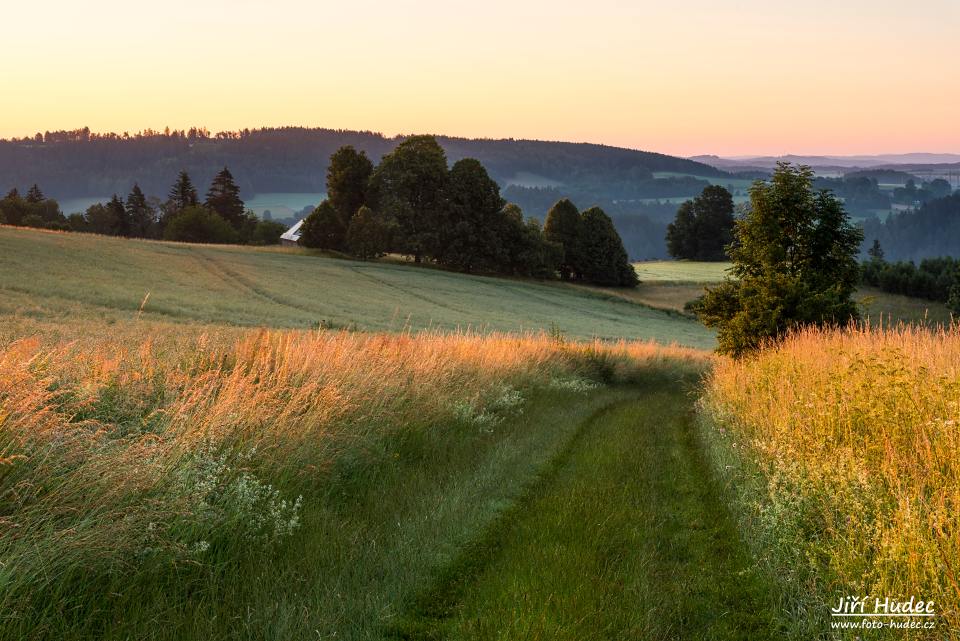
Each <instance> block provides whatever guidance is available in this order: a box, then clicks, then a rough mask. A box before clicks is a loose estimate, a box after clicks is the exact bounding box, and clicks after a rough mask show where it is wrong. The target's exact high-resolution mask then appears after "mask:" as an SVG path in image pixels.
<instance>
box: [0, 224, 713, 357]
mask: <svg viewBox="0 0 960 641" xmlns="http://www.w3.org/2000/svg"><path fill="white" fill-rule="evenodd" d="M0 257H2V258H0V293H2V296H0V315H8V316H9V315H12V316H14V317H16V316H29V317H31V318H40V319H46V320H48V321H53V322H57V321H59V320H61V319H63V320H66V319H71V318H74V317H76V316H84V317H94V318H103V319H105V320H108V321H109V320H115V319H128V318H132V317H134V316H135V315H137V314H138V313H140V314H142V315H143V316H144V317H146V318H151V317H152V318H154V319H160V320H173V321H177V322H201V323H218V324H233V325H243V326H268V327H279V328H287V327H289V328H295V327H301V328H303V327H317V326H325V327H332V328H341V327H342V328H351V329H362V330H387V331H399V330H403V329H405V328H411V329H420V328H428V327H429V328H437V329H442V330H457V329H461V330H467V329H470V330H477V331H484V332H486V331H509V332H520V331H541V330H543V331H554V332H561V333H563V334H564V335H567V336H569V337H571V338H591V337H594V336H596V337H599V338H604V339H619V338H625V339H649V340H656V341H658V342H661V343H671V342H677V343H680V344H683V345H688V346H691V347H702V348H710V347H712V346H713V344H714V339H713V334H712V333H711V332H710V331H709V330H707V329H705V328H704V327H703V326H701V325H699V324H698V323H696V322H694V321H692V320H689V319H687V318H682V317H679V316H677V315H671V314H668V313H665V312H662V311H658V310H654V309H651V308H649V307H644V306H642V305H637V304H634V303H631V302H629V301H625V300H622V299H618V298H615V297H612V296H606V295H603V294H598V293H591V292H586V291H582V290H577V289H574V288H572V287H567V286H564V285H563V284H560V283H543V284H541V283H534V282H527V281H518V280H506V279H497V278H489V277H482V276H469V275H464V274H455V273H450V272H444V271H439V270H435V269H429V268H419V267H414V266H412V265H401V264H390V263H364V262H357V261H349V260H338V259H331V258H323V257H318V256H313V255H310V254H308V253H306V252H304V251H302V250H299V249H279V248H277V249H253V248H243V247H214V246H209V245H207V246H204V245H189V244H180V243H165V242H154V241H135V240H123V239H115V238H107V237H101V236H93V235H80V234H63V233H56V232H45V231H39V230H30V229H23V228H12V227H0ZM144 301H145V302H144ZM141 309H142V311H138V310H141Z"/></svg>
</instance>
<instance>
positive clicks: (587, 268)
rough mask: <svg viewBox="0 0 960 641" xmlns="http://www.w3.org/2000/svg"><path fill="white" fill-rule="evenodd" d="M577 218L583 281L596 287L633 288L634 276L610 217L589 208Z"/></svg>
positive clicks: (634, 285) (593, 208)
mask: <svg viewBox="0 0 960 641" xmlns="http://www.w3.org/2000/svg"><path fill="white" fill-rule="evenodd" d="M581 219H582V223H581V229H582V230H583V232H582V233H583V237H582V245H581V247H582V250H581V251H582V252H583V253H582V258H581V261H582V262H581V265H580V268H581V271H582V277H583V279H584V280H586V281H588V282H591V283H594V284H596V285H607V286H613V287H636V286H637V283H638V279H637V273H636V271H635V270H634V269H633V266H632V265H631V264H630V260H629V259H628V257H627V251H626V249H624V247H623V241H622V240H621V239H620V234H618V233H617V230H616V228H615V227H614V226H613V221H612V220H610V217H609V216H607V214H606V213H605V212H604V211H603V210H602V209H600V208H599V207H591V208H590V209H587V210H586V211H584V212H583V214H582V215H581Z"/></svg>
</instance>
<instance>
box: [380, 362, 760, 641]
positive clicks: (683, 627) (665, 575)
mask: <svg viewBox="0 0 960 641" xmlns="http://www.w3.org/2000/svg"><path fill="white" fill-rule="evenodd" d="M687 391H688V390H687V389H686V387H685V385H684V384H683V382H681V381H678V380H675V379H670V378H664V379H659V380H657V379H655V378H654V379H653V380H650V381H648V382H647V384H646V385H644V387H643V390H642V391H640V392H638V393H636V394H634V395H632V396H631V397H628V398H626V399H624V400H621V401H620V402H618V403H614V404H611V405H609V406H608V407H606V408H605V409H604V410H603V411H602V412H599V413H597V414H595V415H593V417H592V418H591V419H590V420H589V421H588V422H586V423H585V424H584V425H583V427H582V428H581V431H580V432H579V433H578V434H577V435H576V437H575V440H574V441H573V443H572V444H571V445H572V446H571V447H569V448H568V449H567V450H566V451H565V452H563V453H562V454H561V455H560V456H558V457H557V458H556V460H555V461H554V464H553V466H552V467H551V468H550V469H549V471H548V473H547V474H546V475H545V476H544V477H543V478H542V479H541V480H540V482H539V483H538V484H537V485H536V486H535V487H534V488H533V489H532V491H531V492H530V493H529V494H528V495H527V496H526V497H525V498H524V499H523V500H522V501H520V502H519V503H518V504H517V505H516V506H515V508H514V511H515V512H516V514H514V515H510V518H505V519H502V521H501V522H500V523H498V524H496V525H497V527H495V528H494V529H493V530H492V531H490V532H488V533H487V535H486V537H485V538H484V539H483V540H482V541H481V543H480V545H477V546H475V547H473V548H471V549H470V550H469V554H468V555H467V556H465V557H464V558H462V559H460V560H459V562H458V563H457V564H455V565H454V568H453V571H452V572H450V573H448V574H446V575H444V576H443V577H441V581H439V582H438V583H437V584H435V585H434V586H431V588H430V589H428V590H427V591H426V592H424V593H423V594H422V595H421V596H420V597H419V599H418V600H417V601H416V602H415V604H414V607H413V608H412V609H411V611H410V612H409V613H408V614H407V616H406V617H403V618H401V621H400V623H399V624H398V625H397V626H396V628H395V635H396V636H397V637H401V638H408V639H424V638H444V639H451V640H455V639H456V640H459V639H463V640H473V639H551V640H557V641H561V640H564V639H569V640H570V641H587V640H592V639H596V640H600V639H684V640H690V641H694V640H697V639H702V640H706V639H766V638H775V637H777V636H778V634H777V631H778V627H779V622H778V621H777V616H776V615H777V613H776V611H775V599H774V598H773V596H772V595H773V591H772V590H771V589H770V588H769V586H767V585H766V584H765V583H764V579H763V577H761V576H760V575H759V573H757V572H756V571H755V570H754V568H753V567H752V564H751V561H750V556H749V551H748V550H747V548H746V547H745V546H744V545H743V544H742V543H741V541H740V539H739V537H738V536H737V532H736V527H735V525H734V523H733V522H732V520H731V519H730V517H729V515H728V514H727V513H726V512H725V511H724V509H723V507H722V504H721V502H720V501H719V500H718V498H717V497H716V496H715V495H714V492H713V483H712V480H711V478H710V475H709V472H708V470H707V468H706V466H705V465H704V462H703V459H702V456H701V453H700V451H699V446H698V443H697V439H696V437H695V429H694V427H693V420H692V414H691V412H690V405H689V397H688V395H687Z"/></svg>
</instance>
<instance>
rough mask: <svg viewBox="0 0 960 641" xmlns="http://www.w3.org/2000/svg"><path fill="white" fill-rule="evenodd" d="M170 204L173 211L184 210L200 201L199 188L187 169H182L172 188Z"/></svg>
mask: <svg viewBox="0 0 960 641" xmlns="http://www.w3.org/2000/svg"><path fill="white" fill-rule="evenodd" d="M169 197H170V205H171V209H172V211H173V212H174V213H175V212H178V211H183V210H184V209H186V208H187V207H196V206H197V204H198V202H199V197H198V196H197V190H196V188H195V187H194V186H193V181H192V180H190V176H189V174H187V172H186V171H181V172H180V174H179V175H178V176H177V182H175V183H174V184H173V187H171V188H170V196H169Z"/></svg>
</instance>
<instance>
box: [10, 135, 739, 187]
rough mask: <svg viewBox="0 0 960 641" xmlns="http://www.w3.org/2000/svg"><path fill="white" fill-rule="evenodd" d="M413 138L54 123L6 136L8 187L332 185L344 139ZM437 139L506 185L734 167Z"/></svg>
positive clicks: (605, 150)
mask: <svg viewBox="0 0 960 641" xmlns="http://www.w3.org/2000/svg"><path fill="white" fill-rule="evenodd" d="M38 136H39V135H38ZM403 139H404V137H396V138H387V137H385V136H383V135H382V134H379V133H373V132H369V131H345V130H332V129H308V128H301V127H284V128H277V129H259V130H244V131H243V132H227V133H221V134H216V135H210V134H208V133H207V132H206V131H204V130H190V131H189V132H170V133H160V132H152V131H148V132H146V133H144V134H140V135H137V136H132V137H123V136H118V135H115V134H103V135H97V134H92V133H90V131H89V130H87V129H83V130H78V131H70V132H53V133H48V134H46V135H44V136H40V137H39V138H31V139H23V140H5V141H0V188H6V189H9V188H10V187H12V186H18V187H19V188H21V189H25V188H26V187H28V186H29V185H31V184H33V183H38V184H39V185H40V186H41V187H42V188H43V190H44V191H45V193H47V194H48V195H50V196H53V197H55V198H59V199H64V198H82V197H102V196H104V195H108V194H112V193H114V192H117V193H121V194H124V193H127V192H128V191H129V189H130V187H131V185H132V184H133V182H134V181H139V183H140V186H141V187H142V188H143V189H144V191H145V192H147V193H148V194H153V195H165V194H166V193H167V190H168V189H169V187H170V185H171V184H172V183H173V181H174V178H175V177H176V174H177V172H178V171H180V170H181V169H186V170H187V171H188V172H189V173H190V174H191V176H192V177H193V178H194V182H195V184H197V185H201V186H204V185H206V184H207V183H208V182H209V180H210V178H212V176H213V174H214V173H216V171H218V170H219V169H220V168H222V167H223V166H225V165H226V166H229V167H230V170H231V172H232V173H233V175H234V176H235V177H236V179H237V182H238V183H239V184H240V186H241V189H242V190H243V194H242V195H243V196H244V197H247V198H249V197H252V196H253V195H255V194H258V193H276V192H304V193H311V192H322V191H324V190H325V187H324V183H325V173H326V169H327V163H328V159H329V157H330V154H332V153H333V152H334V151H335V150H336V149H337V148H338V147H340V146H342V145H353V146H354V147H356V148H357V149H362V150H363V151H365V152H366V153H367V155H368V156H370V158H371V159H372V160H373V161H375V162H376V161H379V160H380V158H381V156H383V155H384V154H385V153H387V152H389V151H390V150H391V149H393V148H394V147H395V146H396V145H397V144H398V143H399V142H400V141H401V140H403ZM437 139H438V140H439V142H440V144H441V145H442V146H443V147H444V149H445V150H446V151H447V155H448V158H449V160H450V162H451V163H453V162H455V161H457V160H459V159H461V158H464V157H467V156H469V157H472V158H477V159H478V160H480V161H481V162H482V163H483V164H484V165H485V166H486V167H487V170H488V171H489V172H490V173H491V175H492V176H493V177H494V178H495V179H496V180H497V181H498V182H499V183H500V184H501V185H502V186H504V187H505V186H507V185H508V184H518V185H521V186H527V187H563V188H565V189H566V190H570V189H573V190H583V189H589V190H591V191H599V192H601V193H602V194H603V195H604V196H606V197H608V198H610V199H617V198H625V197H636V195H637V191H638V190H637V186H638V185H643V184H644V183H650V184H651V185H652V187H651V189H654V188H660V187H662V185H661V184H660V182H661V181H659V180H658V179H656V178H654V176H653V174H654V172H671V173H677V174H691V175H697V176H705V177H722V176H724V175H726V174H725V172H723V171H721V170H718V169H716V168H714V167H711V166H709V165H704V164H702V163H698V162H694V161H691V160H686V159H683V158H676V157H673V156H667V155H664V154H657V153H651V152H646V151H637V150H633V149H623V148H619V147H609V146H605V145H596V144H587V143H569V142H549V141H540V140H513V139H506V140H488V139H467V138H452V137H446V136H438V138H437ZM665 184H666V183H665ZM661 191H662V190H661ZM658 195H659V194H658ZM672 195H674V196H685V195H687V194H686V193H676V194H672Z"/></svg>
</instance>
